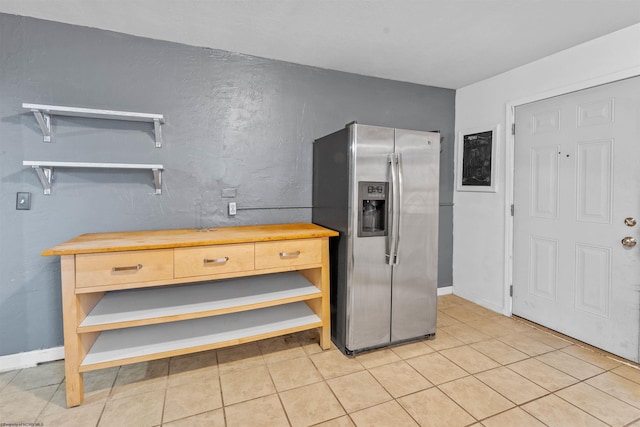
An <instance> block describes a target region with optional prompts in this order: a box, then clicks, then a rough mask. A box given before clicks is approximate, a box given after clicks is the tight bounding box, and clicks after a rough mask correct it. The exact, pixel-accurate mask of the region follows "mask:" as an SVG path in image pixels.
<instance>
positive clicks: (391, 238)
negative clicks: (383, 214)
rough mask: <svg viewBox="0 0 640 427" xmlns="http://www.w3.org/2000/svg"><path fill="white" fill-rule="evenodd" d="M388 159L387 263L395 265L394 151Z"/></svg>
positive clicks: (395, 175) (395, 167)
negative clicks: (389, 166)
mask: <svg viewBox="0 0 640 427" xmlns="http://www.w3.org/2000/svg"><path fill="white" fill-rule="evenodd" d="M388 161H389V163H390V164H391V185H390V186H389V187H390V188H389V199H390V200H389V203H388V204H389V207H388V209H387V213H388V215H389V216H388V218H389V224H388V230H389V231H388V232H387V251H388V253H387V264H389V265H395V264H396V256H397V247H396V245H397V243H398V239H397V237H396V229H397V226H396V223H397V216H398V209H397V207H396V204H397V201H396V200H397V192H396V191H397V183H398V156H397V154H395V153H392V154H389V157H388Z"/></svg>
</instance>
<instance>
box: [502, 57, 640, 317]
mask: <svg viewBox="0 0 640 427" xmlns="http://www.w3.org/2000/svg"><path fill="white" fill-rule="evenodd" d="M633 77H640V67H633V68H630V69H627V70H623V71H619V72H616V73H612V74H606V75H604V76H599V77H595V78H592V79H589V80H585V81H582V82H579V83H574V84H571V85H567V86H562V87H559V88H555V89H551V90H549V91H546V92H541V93H537V94H534V95H530V96H527V97H525V98H520V99H515V100H510V101H507V103H506V106H505V123H506V124H507V126H505V129H504V141H505V187H504V188H505V191H504V210H505V215H504V218H505V221H504V230H505V233H504V247H505V251H504V256H505V257H504V265H503V267H504V275H503V277H504V278H505V280H504V284H503V301H505V304H504V306H503V308H502V314H504V315H505V316H511V315H512V314H513V297H512V296H511V292H510V290H511V285H512V284H513V245H514V222H513V218H514V217H513V216H511V205H512V204H513V191H514V173H515V170H514V163H515V135H514V134H513V133H512V129H513V126H515V118H516V116H515V112H516V107H519V106H521V105H524V104H530V103H532V102H536V101H541V100H543V99H547V98H552V97H554V96H560V95H567V94H569V93H572V92H577V91H580V90H584V89H590V88H593V87H596V86H601V85H604V84H608V83H614V82H616V81H619V80H624V79H629V78H633ZM516 209H517V207H516Z"/></svg>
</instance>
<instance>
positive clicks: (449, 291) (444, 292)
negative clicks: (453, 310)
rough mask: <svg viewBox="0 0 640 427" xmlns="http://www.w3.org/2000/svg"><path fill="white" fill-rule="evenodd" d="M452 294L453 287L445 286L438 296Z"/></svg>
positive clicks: (440, 289)
mask: <svg viewBox="0 0 640 427" xmlns="http://www.w3.org/2000/svg"><path fill="white" fill-rule="evenodd" d="M452 293H453V286H443V287H442V288H438V296H440V295H449V294H452Z"/></svg>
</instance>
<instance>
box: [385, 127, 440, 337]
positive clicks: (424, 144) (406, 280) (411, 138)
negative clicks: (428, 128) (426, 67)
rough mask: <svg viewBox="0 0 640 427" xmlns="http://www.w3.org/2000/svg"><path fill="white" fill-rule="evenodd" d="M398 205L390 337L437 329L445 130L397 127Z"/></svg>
mask: <svg viewBox="0 0 640 427" xmlns="http://www.w3.org/2000/svg"><path fill="white" fill-rule="evenodd" d="M395 152H396V155H397V157H398V185H397V187H398V191H396V194H394V197H396V198H397V202H398V204H399V216H398V217H397V218H396V220H397V221H398V223H397V230H398V234H397V235H396V236H394V237H395V238H396V254H397V257H396V263H395V264H394V266H393V285H392V296H391V300H392V303H391V304H392V307H393V309H392V313H391V341H392V342H397V341H402V340H407V339H411V338H417V337H420V336H424V335H430V334H434V333H435V332H436V310H437V286H438V285H437V279H438V277H437V275H438V273H437V272H438V210H439V207H438V205H439V175H440V134H438V133H433V132H417V131H407V130H401V129H396V130H395Z"/></svg>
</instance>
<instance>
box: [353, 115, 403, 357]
mask: <svg viewBox="0 0 640 427" xmlns="http://www.w3.org/2000/svg"><path fill="white" fill-rule="evenodd" d="M350 130H351V135H350V141H351V165H350V166H351V168H350V171H351V172H350V178H349V179H350V181H351V184H350V195H349V200H350V202H349V204H350V213H349V223H350V226H349V230H350V232H349V234H350V236H349V247H348V255H347V277H348V278H347V284H348V285H347V287H348V288H347V295H346V297H347V303H346V306H347V313H346V324H347V325H346V339H345V341H346V342H345V345H346V348H347V349H348V350H350V351H357V350H361V349H365V348H368V347H375V346H380V345H384V344H387V343H389V341H390V338H391V337H390V319H391V266H390V265H388V264H387V263H386V260H385V249H386V239H387V236H385V235H382V234H381V235H376V233H369V234H366V233H365V236H362V233H358V232H357V230H358V227H361V226H362V225H363V224H360V223H359V219H362V213H361V212H362V209H363V207H362V206H360V204H362V203H363V200H365V199H367V198H368V196H363V195H360V194H358V192H359V191H364V190H365V189H367V188H368V187H369V186H370V185H360V183H388V182H389V166H388V156H389V154H391V153H393V149H394V147H393V146H394V140H393V137H394V130H393V129H390V128H383V127H377V126H365V125H357V124H356V125H351V126H350ZM359 215H360V218H359ZM387 223H388V220H387ZM364 225H366V224H364ZM358 234H361V236H359V235H358ZM372 234H373V235H372ZM385 234H386V233H385Z"/></svg>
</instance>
